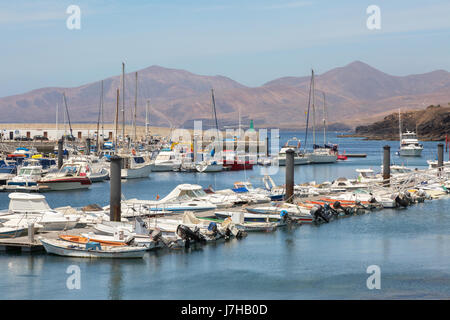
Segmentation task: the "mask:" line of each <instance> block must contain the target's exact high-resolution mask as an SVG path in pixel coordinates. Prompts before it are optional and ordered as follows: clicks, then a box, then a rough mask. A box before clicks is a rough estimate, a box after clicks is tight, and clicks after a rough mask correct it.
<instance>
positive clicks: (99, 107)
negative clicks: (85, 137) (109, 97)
mask: <svg viewBox="0 0 450 320" xmlns="http://www.w3.org/2000/svg"><path fill="white" fill-rule="evenodd" d="M102 104H103V80H102V83H101V89H100V104H99V106H98V119H97V140H96V146H97V154H98V153H99V150H100V146H99V143H98V136H99V135H100V117H101V114H102Z"/></svg>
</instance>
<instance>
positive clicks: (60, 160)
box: [58, 139, 64, 169]
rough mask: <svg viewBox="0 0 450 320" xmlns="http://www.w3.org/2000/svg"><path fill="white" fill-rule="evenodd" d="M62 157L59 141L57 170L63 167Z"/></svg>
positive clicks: (61, 144)
mask: <svg viewBox="0 0 450 320" xmlns="http://www.w3.org/2000/svg"><path fill="white" fill-rule="evenodd" d="M63 156H64V151H63V140H62V139H59V140H58V169H61V167H62V165H63Z"/></svg>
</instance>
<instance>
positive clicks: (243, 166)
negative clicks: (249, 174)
mask: <svg viewBox="0 0 450 320" xmlns="http://www.w3.org/2000/svg"><path fill="white" fill-rule="evenodd" d="M223 167H224V168H225V170H230V171H239V170H252V169H253V163H252V162H250V161H240V160H224V162H223Z"/></svg>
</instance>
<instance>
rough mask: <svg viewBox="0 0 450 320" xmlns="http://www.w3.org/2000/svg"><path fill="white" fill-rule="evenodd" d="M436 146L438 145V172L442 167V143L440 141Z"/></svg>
mask: <svg viewBox="0 0 450 320" xmlns="http://www.w3.org/2000/svg"><path fill="white" fill-rule="evenodd" d="M437 147H438V172H440V171H442V169H443V168H444V145H443V144H442V143H439V144H438V146H437Z"/></svg>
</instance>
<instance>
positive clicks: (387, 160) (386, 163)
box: [383, 145, 391, 186]
mask: <svg viewBox="0 0 450 320" xmlns="http://www.w3.org/2000/svg"><path fill="white" fill-rule="evenodd" d="M383 151H384V153H383V184H384V185H385V186H390V179H391V147H390V146H387V145H386V146H384V147H383Z"/></svg>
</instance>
